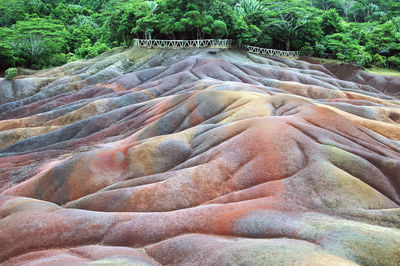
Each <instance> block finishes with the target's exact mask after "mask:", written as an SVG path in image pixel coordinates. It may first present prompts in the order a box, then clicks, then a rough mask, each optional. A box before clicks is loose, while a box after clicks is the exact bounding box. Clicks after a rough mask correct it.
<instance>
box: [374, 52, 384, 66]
mask: <svg viewBox="0 0 400 266" xmlns="http://www.w3.org/2000/svg"><path fill="white" fill-rule="evenodd" d="M372 59H373V63H374V65H375V66H377V67H386V58H385V57H383V56H381V55H380V54H375V55H374V56H373V57H372Z"/></svg>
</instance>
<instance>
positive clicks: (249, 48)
mask: <svg viewBox="0 0 400 266" xmlns="http://www.w3.org/2000/svg"><path fill="white" fill-rule="evenodd" d="M244 47H245V48H246V50H247V51H248V52H250V53H254V54H265V55H271V56H288V57H298V56H300V52H299V51H282V50H276V49H268V48H261V47H255V46H250V45H245V46H244Z"/></svg>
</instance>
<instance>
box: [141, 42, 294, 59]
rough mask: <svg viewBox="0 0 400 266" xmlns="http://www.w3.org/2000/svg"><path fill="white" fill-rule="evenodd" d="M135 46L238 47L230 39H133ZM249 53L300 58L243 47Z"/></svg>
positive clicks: (263, 49)
mask: <svg viewBox="0 0 400 266" xmlns="http://www.w3.org/2000/svg"><path fill="white" fill-rule="evenodd" d="M133 46H139V47H145V48H161V49H178V48H179V49H185V48H192V49H193V48H194V49H199V48H206V47H236V46H234V45H233V44H232V40H230V39H218V40H216V39H202V40H152V39H133ZM241 47H244V48H245V49H246V50H247V51H248V52H250V53H255V54H264V55H270V56H288V57H298V56H299V55H300V53H299V52H298V51H282V50H276V49H268V48H261V47H255V46H250V45H245V46H241Z"/></svg>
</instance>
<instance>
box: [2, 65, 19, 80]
mask: <svg viewBox="0 0 400 266" xmlns="http://www.w3.org/2000/svg"><path fill="white" fill-rule="evenodd" d="M17 75H18V69H16V68H15V67H11V68H9V69H7V70H6V75H5V76H4V78H5V79H8V80H10V79H13V78H15V77H16V76H17Z"/></svg>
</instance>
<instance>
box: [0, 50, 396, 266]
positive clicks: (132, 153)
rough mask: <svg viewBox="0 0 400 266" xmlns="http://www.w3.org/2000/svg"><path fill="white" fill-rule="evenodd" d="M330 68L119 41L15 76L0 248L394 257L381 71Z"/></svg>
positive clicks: (107, 256)
mask: <svg viewBox="0 0 400 266" xmlns="http://www.w3.org/2000/svg"><path fill="white" fill-rule="evenodd" d="M210 51H211V53H209V52H210ZM338 68H339V66H338V67H337V68H335V67H333V66H332V65H328V66H322V65H317V64H310V63H307V62H305V61H300V60H291V59H284V58H275V57H260V56H255V55H252V54H247V53H245V52H243V51H240V50H234V49H220V50H216V49H200V50H185V51H179V50H171V51H158V50H157V49H152V50H150V51H149V50H146V49H140V48H135V49H131V50H126V51H122V52H120V53H117V52H114V53H108V54H105V55H102V56H101V57H99V58H96V59H93V60H89V61H81V62H76V63H71V64H69V65H67V66H63V67H60V68H55V69H52V70H49V71H43V72H39V73H37V74H35V75H32V76H28V77H23V78H21V79H17V80H16V83H20V84H25V83H26V84H29V86H30V87H29V86H28V87H27V90H30V88H34V89H32V92H31V91H30V92H29V93H28V92H27V94H29V95H25V94H19V95H16V94H13V95H11V94H8V96H7V97H9V98H3V104H2V105H0V110H1V113H0V119H1V120H0V192H1V194H0V246H1V247H2V248H1V249H0V263H3V264H5V265H18V264H24V263H27V264H32V265H35V264H41V265H42V264H45V265H46V264H48V265H50V264H52V263H57V264H74V265H76V264H87V263H90V262H98V263H104V264H113V263H114V264H123V263H137V264H143V265H159V264H162V265H179V264H182V265H205V264H254V265H257V264H265V263H270V264H304V265H326V264H343V265H347V264H349V265H353V264H365V265H396V264H397V263H399V262H400V208H399V205H400V142H399V140H400V124H399V123H400V105H399V103H400V102H399V99H398V98H397V95H398V94H397V91H399V90H400V88H399V86H398V85H396V84H399V83H398V81H397V80H396V79H387V80H386V81H385V77H376V80H379V82H375V83H373V82H369V83H368V84H367V82H360V81H359V80H357V79H356V78H352V77H340V75H339V74H338V73H340V71H339V69H338ZM360 75H361V74H360ZM339 78H343V79H339ZM43 79H46V80H48V81H47V83H46V85H43V84H41V83H40V82H38V80H43ZM5 82H6V81H4V80H2V81H0V84H5ZM385 82H386V83H385ZM1 86H3V85H1ZM13 86H14V87H12V86H11V87H12V88H15V84H14V85H13ZM385 86H388V87H385ZM396 86H398V87H396ZM389 87H390V89H388V88H389ZM7 88H8V87H7ZM3 93H4V91H3ZM10 95H11V96H10ZM4 99H5V100H4Z"/></svg>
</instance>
